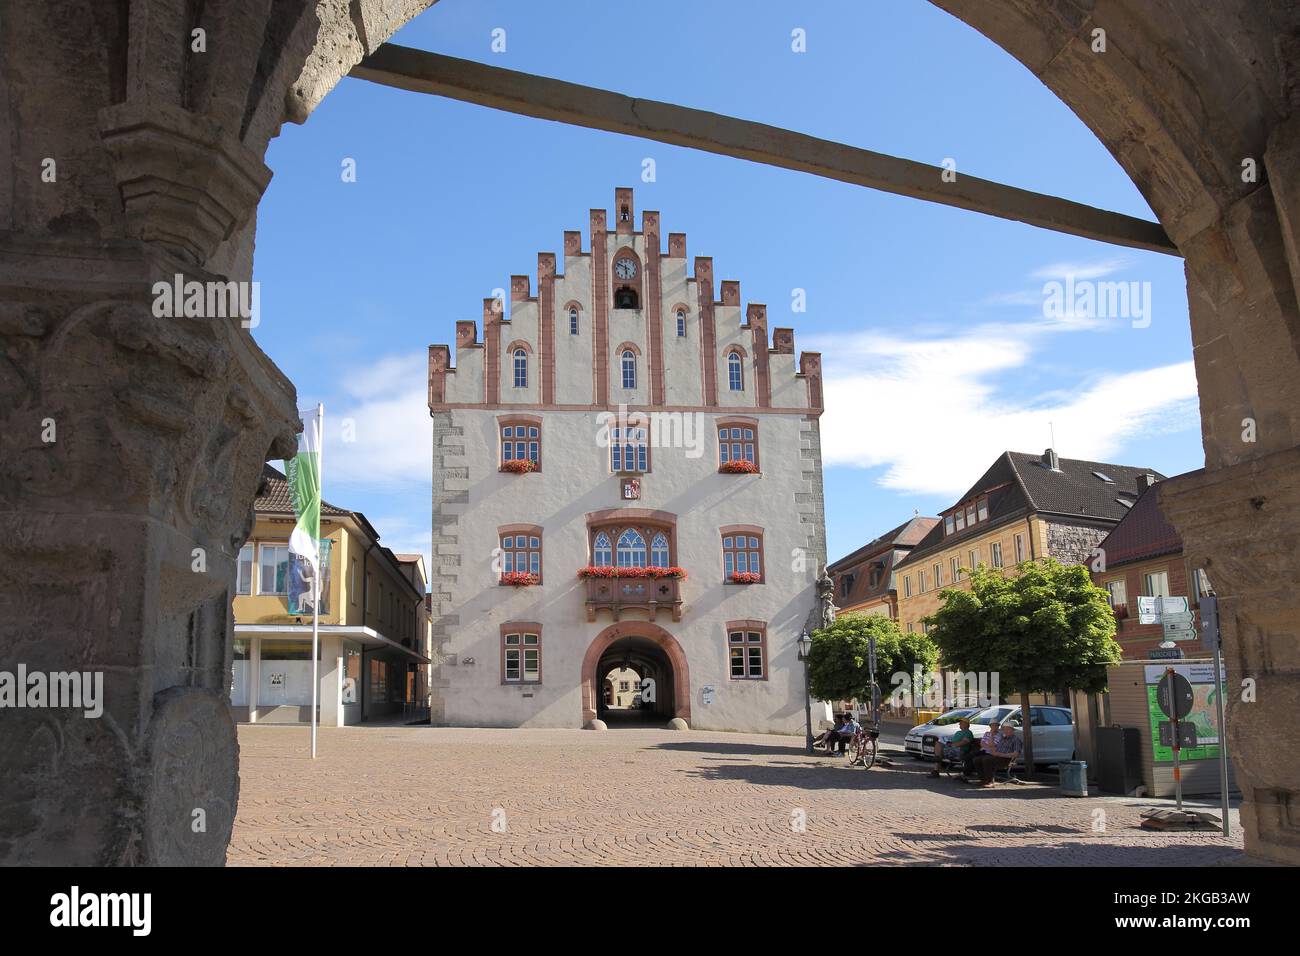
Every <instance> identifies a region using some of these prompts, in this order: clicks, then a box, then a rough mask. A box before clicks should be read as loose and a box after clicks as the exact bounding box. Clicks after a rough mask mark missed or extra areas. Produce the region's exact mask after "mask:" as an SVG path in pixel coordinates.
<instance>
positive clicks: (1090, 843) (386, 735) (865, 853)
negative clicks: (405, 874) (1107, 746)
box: [229, 726, 1242, 866]
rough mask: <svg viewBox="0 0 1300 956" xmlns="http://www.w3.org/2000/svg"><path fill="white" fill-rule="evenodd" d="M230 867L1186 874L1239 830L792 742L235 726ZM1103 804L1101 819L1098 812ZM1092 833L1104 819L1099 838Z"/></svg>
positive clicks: (1113, 801)
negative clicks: (1187, 828) (1160, 870)
mask: <svg viewBox="0 0 1300 956" xmlns="http://www.w3.org/2000/svg"><path fill="white" fill-rule="evenodd" d="M239 742H240V746H241V750H242V754H241V769H240V776H241V789H240V796H239V812H238V815H237V818H236V821H235V829H234V836H233V839H232V842H231V846H230V854H229V862H230V863H231V864H236V865H295V866H296V865H317V866H319V865H326V866H328V865H375V866H408V865H409V866H423V865H503V866H532V865H551V864H568V865H572V864H577V865H593V864H594V865H601V864H610V865H635V866H644V865H708V866H764V865H820V864H831V865H859V864H890V863H894V864H897V863H920V864H939V865H957V866H960V865H968V866H969V865H981V866H984V865H1000V864H1020V865H1033V866H1128V865H1145V864H1158V865H1163V866H1196V865H1203V864H1215V863H1233V862H1240V861H1241V859H1242V854H1241V836H1240V833H1241V830H1240V826H1239V825H1238V824H1237V820H1236V816H1237V814H1236V812H1235V811H1234V812H1233V820H1232V822H1233V825H1234V826H1233V837H1232V839H1230V840H1224V839H1223V837H1222V836H1221V835H1220V834H1218V833H1217V832H1215V833H1183V834H1156V833H1148V832H1146V831H1143V830H1140V829H1138V823H1139V816H1138V814H1139V813H1140V812H1141V811H1142V810H1143V809H1145V808H1146V807H1147V806H1149V805H1150V803H1149V802H1148V801H1138V800H1135V799H1129V798H1123V797H1088V798H1070V797H1063V796H1059V795H1058V794H1057V792H1056V790H1055V788H1052V787H1039V786H1032V785H1029V786H1016V785H1012V784H999V785H998V786H996V787H993V788H990V789H987V790H975V789H972V788H969V787H966V786H964V785H962V784H960V783H957V782H954V781H949V780H947V779H938V780H935V779H931V778H930V777H929V775H928V773H927V770H928V767H927V766H925V765H922V764H919V763H916V762H914V761H912V760H910V759H908V758H906V757H903V756H901V755H899V756H898V757H897V758H896V766H895V768H894V769H887V768H879V767H878V768H876V769H873V770H870V771H864V770H862V769H860V768H848V767H846V766H844V762H843V761H842V760H840V759H837V758H828V757H824V756H818V757H809V756H807V755H805V754H804V753H803V751H802V745H803V741H802V740H800V739H797V738H790V737H778V736H760V735H753V734H721V733H701V732H694V731H692V732H682V733H674V732H672V731H663V730H634V729H620V730H610V731H607V732H604V733H599V732H591V731H580V730H491V729H456V728H431V727H364V728H360V727H359V728H342V729H329V730H322V731H321V732H320V744H319V753H320V756H319V758H318V759H317V760H316V761H315V762H314V763H313V762H312V761H311V760H310V759H309V756H308V750H309V743H308V733H307V731H306V730H305V729H303V728H300V727H268V726H260V727H254V726H242V727H240V729H239ZM1099 811H1100V813H1099ZM1095 825H1104V830H1103V831H1102V832H1094V826H1095Z"/></svg>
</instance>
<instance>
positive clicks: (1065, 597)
mask: <svg viewBox="0 0 1300 956" xmlns="http://www.w3.org/2000/svg"><path fill="white" fill-rule="evenodd" d="M941 596H942V598H943V607H941V608H940V609H939V610H938V611H937V612H935V613H934V614H932V615H931V616H930V617H929V618H927V619H926V620H927V623H929V624H930V625H932V626H931V628H930V632H929V637H930V638H931V639H932V640H933V641H934V643H935V644H936V645H937V646H938V649H939V653H940V654H941V655H942V657H943V662H944V667H945V668H951V669H955V670H961V671H977V672H984V673H990V674H992V673H996V674H997V675H998V684H999V690H1000V692H1001V693H1003V694H1016V693H1038V692H1052V691H1058V690H1063V689H1066V688H1069V689H1073V690H1081V691H1087V692H1097V691H1101V690H1104V689H1105V687H1106V667H1107V665H1109V664H1118V663H1119V662H1120V660H1121V659H1122V654H1121V652H1120V647H1119V645H1118V644H1117V643H1116V642H1115V615H1114V613H1113V612H1112V611H1111V608H1110V604H1109V603H1108V602H1107V600H1106V592H1105V591H1104V590H1102V589H1101V588H1099V587H1097V586H1096V585H1094V584H1093V583H1092V579H1091V578H1090V577H1089V576H1088V570H1087V568H1085V567H1084V566H1082V565H1063V564H1061V563H1059V562H1058V561H1056V560H1054V559H1051V558H1048V559H1045V560H1041V561H1026V562H1024V563H1023V564H1021V565H1020V566H1019V567H1018V568H1017V573H1016V574H1011V575H1006V574H1003V573H1002V571H1001V570H1000V569H995V568H988V567H984V566H982V565H981V566H980V567H978V568H976V569H974V570H972V571H971V572H970V590H969V591H967V590H963V589H959V588H945V589H944V590H943V592H942V594H941Z"/></svg>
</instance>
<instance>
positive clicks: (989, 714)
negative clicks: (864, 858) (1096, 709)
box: [903, 704, 1074, 765]
mask: <svg viewBox="0 0 1300 956" xmlns="http://www.w3.org/2000/svg"><path fill="white" fill-rule="evenodd" d="M947 716H948V715H947V714H945V715H944V717H947ZM1029 716H1030V719H1031V720H1032V721H1033V734H1034V738H1033V740H1034V763H1035V765H1043V764H1053V763H1060V762H1061V761H1063V760H1073V759H1074V716H1073V715H1072V714H1071V713H1070V708H1068V707H1048V706H1043V705H1037V704H1035V705H1030V708H1029ZM940 719H943V718H940ZM994 720H996V721H997V722H998V723H1001V724H1005V723H1007V722H1010V723H1011V726H1013V727H1015V728H1016V736H1017V737H1020V738H1021V740H1022V741H1023V740H1024V734H1023V730H1022V728H1021V726H1020V707H1019V705H1016V704H997V705H995V706H993V707H988V708H986V709H984V710H982V711H980V712H978V713H977V714H975V715H974V716H972V717H971V718H970V732H971V733H972V734H973V735H974V736H975V739H976V740H979V739H980V738H981V737H983V736H984V735H985V734H986V733H988V732H989V723H990V722H991V721H994ZM959 729H960V728H959V727H958V725H957V723H956V721H954V722H953V723H951V724H944V725H943V726H936V725H934V724H922V725H920V726H919V727H913V728H912V729H911V730H909V731H908V732H907V736H906V737H904V738H903V746H904V747H905V748H906V749H907V752H908V753H909V754H911V755H912V756H913V757H918V758H921V759H925V760H933V759H934V744H935V741H936V740H947V739H948V738H949V737H951V736H952V735H953V734H955V733H956V732H957V731H958V730H959Z"/></svg>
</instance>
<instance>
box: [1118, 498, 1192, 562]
mask: <svg viewBox="0 0 1300 956" xmlns="http://www.w3.org/2000/svg"><path fill="white" fill-rule="evenodd" d="M1157 490H1158V489H1157V488H1156V487H1155V486H1152V487H1150V488H1148V489H1147V490H1146V491H1144V492H1142V495H1141V496H1140V497H1139V498H1138V500H1137V504H1135V505H1134V506H1133V507H1132V509H1130V510H1129V513H1128V514H1126V515H1125V516H1124V517H1123V518H1121V519H1120V521H1119V524H1117V525H1115V527H1114V528H1112V529H1111V531H1110V534H1108V535H1106V537H1105V538H1103V539H1102V542H1101V544H1100V545H1098V548H1099V549H1100V550H1101V551H1102V553H1103V554H1105V556H1106V567H1107V568H1113V567H1116V566H1117V565H1121V564H1128V563H1130V562H1132V561H1144V560H1146V559H1148V558H1158V557H1160V556H1162V555H1166V554H1177V553H1178V552H1180V551H1182V550H1183V539H1182V538H1181V537H1179V535H1178V532H1177V531H1175V530H1174V526H1173V525H1171V524H1170V523H1169V522H1168V521H1167V520H1166V519H1165V516H1164V512H1162V511H1161V510H1160V498H1159V495H1158V494H1157Z"/></svg>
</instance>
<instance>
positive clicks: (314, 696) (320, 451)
mask: <svg viewBox="0 0 1300 956" xmlns="http://www.w3.org/2000/svg"><path fill="white" fill-rule="evenodd" d="M324 446H325V406H324V405H323V404H317V406H316V475H317V482H318V484H319V485H320V489H321V501H322V502H323V501H324V500H325V479H324V476H323V472H322V471H321V464H322V459H323V458H324V456H325V447H324ZM318 508H319V506H318ZM319 513H320V512H319V510H318V511H317V514H319ZM316 538H317V540H316V573H315V574H314V575H312V591H313V592H314V595H313V598H312V602H311V759H312V760H315V759H316V723H317V719H316V708H317V706H319V697H320V585H321V572H322V570H323V567H324V561H323V560H322V557H323V555H322V554H321V547H320V525H319V522H318V524H317V526H316Z"/></svg>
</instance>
